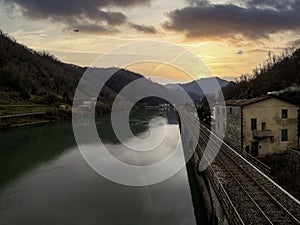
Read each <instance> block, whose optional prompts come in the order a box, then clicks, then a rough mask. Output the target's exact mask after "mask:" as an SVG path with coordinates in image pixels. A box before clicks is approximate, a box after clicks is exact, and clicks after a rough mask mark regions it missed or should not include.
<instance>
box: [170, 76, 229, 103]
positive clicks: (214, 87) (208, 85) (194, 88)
mask: <svg viewBox="0 0 300 225" xmlns="http://www.w3.org/2000/svg"><path fill="white" fill-rule="evenodd" d="M216 81H217V82H216ZM177 85H180V86H181V87H182V88H183V89H184V90H185V91H186V92H187V93H188V94H189V95H190V97H191V98H192V99H193V100H201V99H202V98H203V97H204V96H205V94H204V92H205V93H207V94H211V95H215V96H217V95H218V93H219V91H220V90H221V88H222V87H225V86H227V85H228V81H226V80H223V79H220V78H218V77H213V78H201V79H199V80H195V81H192V82H189V83H185V84H176V85H174V84H167V85H165V87H166V88H168V89H169V90H173V91H175V92H178V91H180V90H178V86H177ZM200 87H201V88H200Z"/></svg>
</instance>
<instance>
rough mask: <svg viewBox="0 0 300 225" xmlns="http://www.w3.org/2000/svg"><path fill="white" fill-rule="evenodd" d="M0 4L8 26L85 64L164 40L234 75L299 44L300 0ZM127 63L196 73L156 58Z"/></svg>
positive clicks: (1, 0)
mask: <svg viewBox="0 0 300 225" xmlns="http://www.w3.org/2000/svg"><path fill="white" fill-rule="evenodd" d="M0 6H1V7H0V20H1V26H0V29H1V30H2V31H3V32H5V33H8V34H9V35H11V36H13V37H14V38H15V39H16V40H17V41H18V42H20V43H22V44H24V45H26V46H28V47H30V48H33V49H35V50H45V51H47V52H50V53H51V54H53V55H55V56H56V57H57V58H58V59H59V60H61V61H63V62H67V63H73V64H77V65H81V66H89V65H91V64H92V62H93V61H94V60H96V59H97V58H98V57H100V56H101V55H103V54H105V53H106V52H108V51H110V50H111V49H115V48H117V47H120V46H122V45H125V44H129V43H133V42H137V41H148V40H150V41H163V42H170V43H173V44H176V45H178V46H180V47H182V48H185V49H186V50H188V51H190V52H192V53H193V54H195V55H196V56H197V57H199V58H200V59H201V60H202V61H203V62H204V64H205V65H207V67H208V68H209V69H210V71H211V76H218V77H223V78H228V79H234V78H235V77H239V76H240V75H241V74H244V73H251V72H252V69H254V68H255V67H256V66H258V65H259V64H261V63H262V62H263V61H264V60H265V59H266V58H267V57H268V53H269V52H272V53H274V54H280V53H281V52H282V51H283V50H284V49H285V48H288V47H291V46H293V45H296V44H300V13H299V11H300V0H230V1H226V0H210V1H209V0H172V1H161V0H51V1H50V0H0ZM74 30H78V31H79V32H74ZM130 54H135V53H134V52H129V53H128V55H130ZM111 66H114V65H111ZM128 68H129V69H131V70H134V71H136V72H139V73H142V74H144V75H146V76H148V77H151V76H160V75H162V74H167V73H169V74H168V76H167V77H168V78H171V79H172V80H174V81H178V82H187V81H189V80H190V79H191V78H190V77H189V76H184V75H182V72H180V70H178V69H174V68H168V66H166V67H164V68H161V67H159V68H161V69H157V68H158V67H155V66H154V65H153V64H152V63H146V64H145V65H141V64H140V63H137V64H136V65H129V66H128ZM149 68H150V69H149ZM151 68H156V69H151ZM197 76H198V77H201V74H199V75H197ZM195 78H197V77H195Z"/></svg>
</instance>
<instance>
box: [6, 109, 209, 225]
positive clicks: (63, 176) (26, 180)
mask: <svg viewBox="0 0 300 225" xmlns="http://www.w3.org/2000/svg"><path fill="white" fill-rule="evenodd" d="M150 111H151V110H150ZM134 113H135V112H133V116H132V117H131V118H132V120H131V122H132V123H131V125H132V131H133V133H135V134H136V135H144V134H145V135H146V134H147V128H148V124H149V121H150V120H153V119H154V120H155V119H160V120H161V119H162V118H164V119H165V120H166V121H167V125H166V126H168V127H169V128H171V129H170V130H171V132H174V134H176V135H177V134H179V128H178V123H177V120H176V116H175V114H174V113H166V112H159V111H155V110H152V111H151V112H150V113H149V110H148V111H147V116H145V115H144V114H143V113H141V112H140V111H139V112H136V116H134ZM97 127H99V129H101V132H99V134H100V137H101V139H102V140H104V142H105V143H106V144H108V145H110V146H113V148H114V149H115V150H120V151H121V150H122V145H121V144H120V143H119V142H118V140H117V139H116V137H115V136H114V133H113V131H112V129H111V126H110V120H109V118H108V117H107V116H106V117H103V118H99V119H97ZM155 129H156V130H157V131H159V129H161V128H160V125H159V123H158V124H157V127H155ZM174 134H168V135H171V137H172V135H174ZM164 148H167V147H166V146H164ZM161 150H162V151H164V150H165V149H161ZM199 201H201V199H199ZM201 210H202V211H200V212H199V214H200V219H201V218H203V222H202V223H201V224H207V221H206V216H205V212H204V210H203V207H202V208H201ZM0 224H1V225H14V224H22V225H35V224H36V225H48V224H49V225H94V224H95V225H99V224H101V225H150V224H151V225H152V224H153V225H169V224H170V225H177V224H178V225H194V224H196V222H195V215H194V209H193V205H192V199H191V193H190V188H189V183H188V178H187V172H186V169H185V168H183V169H182V170H180V172H178V173H177V174H175V175H174V176H173V177H171V178H169V179H168V180H166V181H164V182H161V183H158V184H154V185H151V186H144V187H131V186H124V185H121V184H117V183H114V182H112V181H109V180H107V179H105V178H103V177H102V176H100V175H98V174H97V173H96V172H95V171H94V170H93V169H91V168H90V167H89V166H88V164H87V163H86V161H85V160H84V159H83V157H82V155H81V153H80V151H79V150H78V148H77V146H76V142H75V139H74V136H73V130H72V124H71V122H59V123H54V124H48V125H44V126H40V127H27V128H19V129H12V130H6V131H1V132H0Z"/></svg>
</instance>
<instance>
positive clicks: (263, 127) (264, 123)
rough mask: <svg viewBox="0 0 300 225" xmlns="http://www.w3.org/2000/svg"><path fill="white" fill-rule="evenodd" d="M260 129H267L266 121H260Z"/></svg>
mask: <svg viewBox="0 0 300 225" xmlns="http://www.w3.org/2000/svg"><path fill="white" fill-rule="evenodd" d="M261 130H262V131H264V130H267V124H266V122H263V123H261Z"/></svg>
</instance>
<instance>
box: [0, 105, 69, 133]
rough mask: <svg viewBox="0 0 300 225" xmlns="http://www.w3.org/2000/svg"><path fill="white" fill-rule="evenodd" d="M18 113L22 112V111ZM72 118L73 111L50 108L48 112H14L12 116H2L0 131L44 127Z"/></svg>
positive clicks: (0, 118) (0, 117)
mask: <svg viewBox="0 0 300 225" xmlns="http://www.w3.org/2000/svg"><path fill="white" fill-rule="evenodd" d="M22 107H23V106H22ZM27 107H28V106H27ZM37 108H38V107H37ZM17 112H20V110H19V111H17ZM2 113H3V111H2ZM71 116H72V111H71V109H58V108H55V107H52V108H51V107H50V106H49V107H47V110H46V111H38V112H32V111H29V112H28V111H22V113H16V111H13V112H12V114H9V115H3V114H2V116H0V129H1V130H5V129H10V128H19V127H24V126H37V125H43V124H47V123H52V122H56V121H60V120H67V119H70V118H71Z"/></svg>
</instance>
